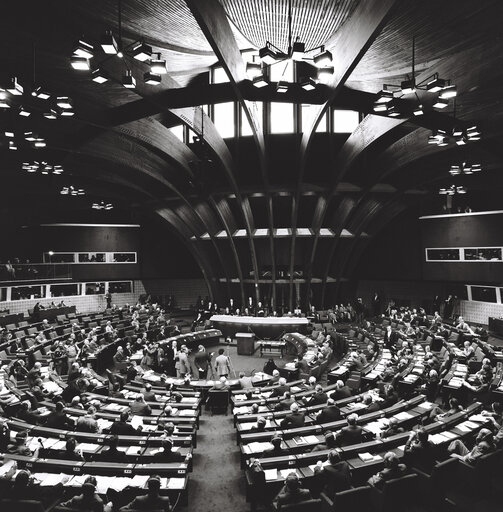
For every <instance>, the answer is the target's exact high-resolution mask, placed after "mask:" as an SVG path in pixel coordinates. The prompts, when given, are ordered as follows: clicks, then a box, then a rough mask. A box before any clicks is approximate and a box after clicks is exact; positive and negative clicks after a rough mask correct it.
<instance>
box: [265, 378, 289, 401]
mask: <svg viewBox="0 0 503 512" xmlns="http://www.w3.org/2000/svg"><path fill="white" fill-rule="evenodd" d="M287 391H290V386H288V385H287V383H286V379H285V378H284V377H280V378H279V380H278V385H277V386H275V387H274V388H273V390H272V392H271V394H270V395H269V398H274V397H276V396H283V395H284V394H285V393H286V392H287Z"/></svg>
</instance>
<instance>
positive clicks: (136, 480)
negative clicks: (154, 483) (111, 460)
mask: <svg viewBox="0 0 503 512" xmlns="http://www.w3.org/2000/svg"><path fill="white" fill-rule="evenodd" d="M149 478H150V475H135V476H134V477H133V478H132V479H131V482H130V484H129V485H131V487H140V488H143V487H145V486H146V485H147V481H148V479H149Z"/></svg>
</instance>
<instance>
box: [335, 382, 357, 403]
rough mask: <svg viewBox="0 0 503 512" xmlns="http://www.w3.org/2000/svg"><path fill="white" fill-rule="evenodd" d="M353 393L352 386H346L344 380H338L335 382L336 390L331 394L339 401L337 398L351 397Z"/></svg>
mask: <svg viewBox="0 0 503 512" xmlns="http://www.w3.org/2000/svg"><path fill="white" fill-rule="evenodd" d="M352 394H353V393H351V388H350V387H349V386H345V385H344V382H342V380H338V381H337V382H336V383H335V391H333V393H332V394H331V395H330V398H332V399H333V400H334V401H335V402H337V400H342V399H343V398H349V397H350V396H352Z"/></svg>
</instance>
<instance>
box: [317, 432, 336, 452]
mask: <svg viewBox="0 0 503 512" xmlns="http://www.w3.org/2000/svg"><path fill="white" fill-rule="evenodd" d="M324 436H325V442H324V443H320V444H317V445H316V446H315V447H314V448H313V449H312V450H311V451H312V452H321V451H323V450H331V449H332V448H336V447H337V441H336V437H335V434H334V433H333V432H331V431H330V430H327V431H326V432H325V434H324Z"/></svg>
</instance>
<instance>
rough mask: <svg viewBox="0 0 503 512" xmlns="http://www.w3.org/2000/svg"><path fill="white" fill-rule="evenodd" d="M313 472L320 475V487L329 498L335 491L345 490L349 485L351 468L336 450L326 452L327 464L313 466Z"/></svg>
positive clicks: (331, 497) (332, 496) (332, 497)
mask: <svg viewBox="0 0 503 512" xmlns="http://www.w3.org/2000/svg"><path fill="white" fill-rule="evenodd" d="M314 473H315V475H317V476H320V477H321V485H320V487H321V489H322V490H323V492H324V493H325V494H326V495H327V496H328V497H329V498H330V499H334V496H335V494H336V493H338V492H341V491H346V490H347V489H349V488H350V487H351V470H350V468H349V464H348V463H347V462H346V461H345V460H341V456H340V454H339V452H338V451H337V450H331V451H330V453H329V454H328V464H326V465H325V466H323V467H320V466H315V468H314Z"/></svg>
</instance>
